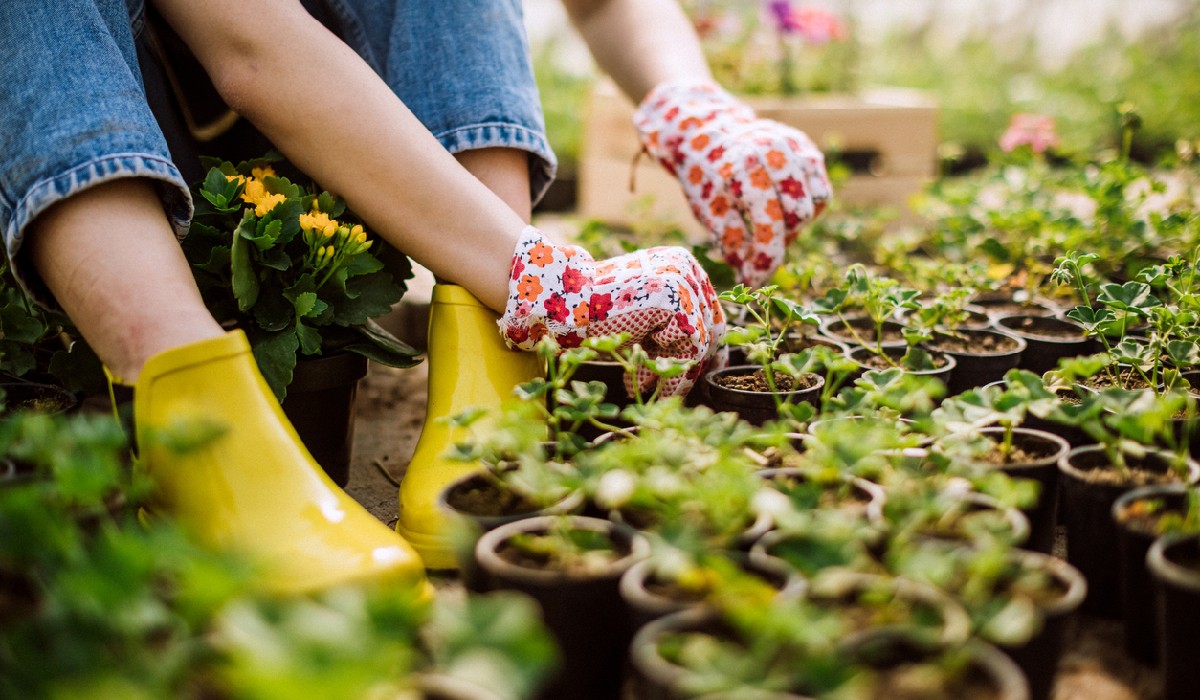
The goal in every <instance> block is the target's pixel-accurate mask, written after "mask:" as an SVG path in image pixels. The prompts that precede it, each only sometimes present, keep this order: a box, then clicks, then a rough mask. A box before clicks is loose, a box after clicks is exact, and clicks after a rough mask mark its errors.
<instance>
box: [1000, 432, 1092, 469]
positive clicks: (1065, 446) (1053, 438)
mask: <svg viewBox="0 0 1200 700" xmlns="http://www.w3.org/2000/svg"><path fill="white" fill-rule="evenodd" d="M1012 430H1013V435H1021V436H1024V437H1028V438H1036V439H1038V440H1045V441H1046V442H1050V443H1053V444H1054V445H1055V446H1057V447H1058V451H1056V452H1055V453H1054V454H1053V455H1051V456H1049V457H1044V458H1042V459H1039V460H1037V461H1034V462H1019V463H1013V464H995V465H989V466H993V467H996V468H998V469H1003V468H1012V469H1022V468H1026V467H1028V468H1032V467H1053V466H1055V465H1057V464H1058V462H1059V460H1060V459H1062V458H1063V456H1064V455H1066V454H1067V453H1069V452H1070V451H1071V443H1069V442H1067V441H1066V440H1065V439H1063V438H1062V437H1061V436H1059V435H1055V434H1054V433H1051V432H1048V431H1045V430H1038V429H1037V428H1022V427H1020V426H1016V427H1014V428H1013V429H1012ZM1004 431H1005V428H1004V427H1003V426H998V425H989V426H984V427H982V428H979V430H978V432H980V433H983V434H984V435H996V434H1003V433H1004Z"/></svg>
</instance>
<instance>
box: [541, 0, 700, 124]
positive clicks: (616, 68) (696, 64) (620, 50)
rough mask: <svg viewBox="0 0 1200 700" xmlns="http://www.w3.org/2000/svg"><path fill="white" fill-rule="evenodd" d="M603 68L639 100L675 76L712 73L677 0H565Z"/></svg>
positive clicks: (690, 77)
mask: <svg viewBox="0 0 1200 700" xmlns="http://www.w3.org/2000/svg"><path fill="white" fill-rule="evenodd" d="M563 4H564V5H565V6H566V8H567V12H568V13H569V14H570V16H571V21H572V22H573V23H574V24H575V27H576V28H577V29H578V30H579V32H580V34H581V35H583V38H584V41H586V42H587V44H588V48H589V49H591V52H592V56H593V57H594V58H595V59H596V63H597V64H598V65H599V66H600V68H601V70H603V71H604V72H605V73H607V74H608V75H609V76H611V77H612V79H613V80H615V81H616V83H617V85H618V86H620V88H621V90H622V91H623V92H624V93H625V94H626V95H628V96H629V98H630V99H631V100H633V101H634V102H635V103H637V102H640V101H641V100H642V98H643V97H645V96H646V94H647V93H648V92H650V90H651V89H653V88H654V86H655V85H658V84H659V83H663V82H666V81H669V80H686V79H711V77H712V75H711V73H710V72H709V69H708V64H707V63H706V61H705V59H704V53H703V52H702V51H701V49H700V42H699V40H698V39H697V38H696V32H695V30H694V28H693V27H692V23H691V22H690V21H689V20H688V18H687V16H686V15H685V14H684V13H683V10H682V9H680V7H679V5H678V4H677V3H676V2H675V0H563Z"/></svg>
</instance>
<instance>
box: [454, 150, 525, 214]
mask: <svg viewBox="0 0 1200 700" xmlns="http://www.w3.org/2000/svg"><path fill="white" fill-rule="evenodd" d="M454 157H455V158H457V159H458V162H459V163H462V166H463V167H464V168H466V169H467V170H468V171H469V172H470V173H471V174H472V175H474V176H475V177H476V178H478V179H479V181H480V182H482V183H483V184H485V185H487V187H488V189H490V190H491V191H492V192H495V193H496V195H497V196H499V197H500V199H503V200H504V203H505V204H507V205H508V206H509V207H510V208H511V209H512V210H513V211H514V212H516V213H517V216H520V217H521V219H522V220H524V221H525V223H529V219H530V217H531V216H532V208H533V202H531V201H530V197H529V154H528V153H526V152H525V151H519V150H516V149H513V148H480V149H477V150H472V151H463V152H462V153H458V154H455V156H454Z"/></svg>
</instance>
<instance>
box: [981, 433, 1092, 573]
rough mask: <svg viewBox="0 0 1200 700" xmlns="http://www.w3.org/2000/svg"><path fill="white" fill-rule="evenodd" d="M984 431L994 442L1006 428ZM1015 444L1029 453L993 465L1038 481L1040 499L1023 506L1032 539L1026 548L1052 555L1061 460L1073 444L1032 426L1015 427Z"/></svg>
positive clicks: (1011, 473)
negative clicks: (1027, 457)
mask: <svg viewBox="0 0 1200 700" xmlns="http://www.w3.org/2000/svg"><path fill="white" fill-rule="evenodd" d="M980 432H981V433H983V434H984V435H986V436H987V437H988V439H990V440H992V441H994V442H1000V441H1001V440H1003V439H1004V433H1005V430H1004V428H998V427H992V428H983V429H982V430H980ZM1013 446H1014V447H1016V448H1019V449H1020V450H1021V451H1022V452H1023V453H1025V454H1026V455H1028V456H1029V459H1024V460H1022V461H1020V462H1013V463H1011V464H1002V465H993V466H995V468H997V469H999V470H1000V471H1002V472H1004V473H1005V474H1007V475H1009V476H1010V477H1012V478H1014V479H1030V480H1032V481H1035V482H1037V484H1038V496H1037V501H1036V502H1034V504H1033V505H1031V506H1028V507H1026V508H1022V509H1021V512H1022V513H1024V514H1025V517H1026V518H1028V519H1029V539H1028V540H1026V542H1025V545H1024V548H1025V549H1028V550H1031V551H1034V552H1042V553H1044V554H1049V553H1051V552H1052V551H1054V539H1055V536H1056V535H1057V532H1058V462H1059V460H1061V459H1062V458H1063V457H1065V456H1066V455H1067V453H1068V452H1070V451H1071V445H1070V444H1068V443H1067V441H1066V440H1064V439H1062V438H1061V437H1059V436H1057V435H1054V434H1053V433H1047V432H1043V431H1040V430H1032V429H1030V428H1013Z"/></svg>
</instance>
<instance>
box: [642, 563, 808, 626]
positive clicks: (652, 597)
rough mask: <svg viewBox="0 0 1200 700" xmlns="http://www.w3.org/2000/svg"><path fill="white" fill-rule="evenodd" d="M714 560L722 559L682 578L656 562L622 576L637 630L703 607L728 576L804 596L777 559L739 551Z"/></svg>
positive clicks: (797, 581)
mask: <svg viewBox="0 0 1200 700" xmlns="http://www.w3.org/2000/svg"><path fill="white" fill-rule="evenodd" d="M714 556H715V557H718V558H719V559H718V560H717V561H712V560H711V559H710V560H708V561H707V563H703V562H702V563H699V564H697V565H696V566H694V567H689V568H688V569H687V570H686V571H683V572H679V573H681V574H682V578H681V577H680V576H668V575H664V573H663V570H662V568H661V564H660V563H658V562H656V561H655V560H653V559H643V560H642V561H640V562H638V563H636V564H634V565H633V566H631V567H629V569H628V570H627V571H626V572H625V574H624V575H622V576H621V585H620V588H621V597H622V598H623V599H624V600H625V602H626V604H627V605H629V608H630V613H631V616H632V619H633V622H634V626H635V628H640V627H641V626H642V625H645V624H648V623H650V622H652V621H653V620H656V619H658V618H660V617H663V616H665V615H669V614H671V613H676V612H679V611H681V610H690V609H695V608H699V607H702V606H703V605H704V604H705V601H706V599H707V597H708V595H709V594H710V593H711V592H712V588H713V585H714V583H716V582H718V581H720V580H722V579H724V578H726V577H729V576H743V577H745V578H747V579H750V578H752V579H754V580H755V581H756V582H757V583H760V584H761V585H762V586H763V587H764V588H763V590H764V591H767V590H770V591H773V592H774V593H775V594H776V595H784V596H792V597H798V596H800V595H803V593H804V590H805V583H804V579H802V578H801V577H799V576H797V575H795V574H794V573H793V572H792V571H791V570H790V569H789V568H788V566H787V564H785V563H784V562H782V561H780V560H778V559H775V558H773V557H768V556H759V557H751V556H750V555H749V554H748V553H746V552H740V551H736V550H735V551H728V552H720V553H715V554H714ZM743 585H744V584H743Z"/></svg>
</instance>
